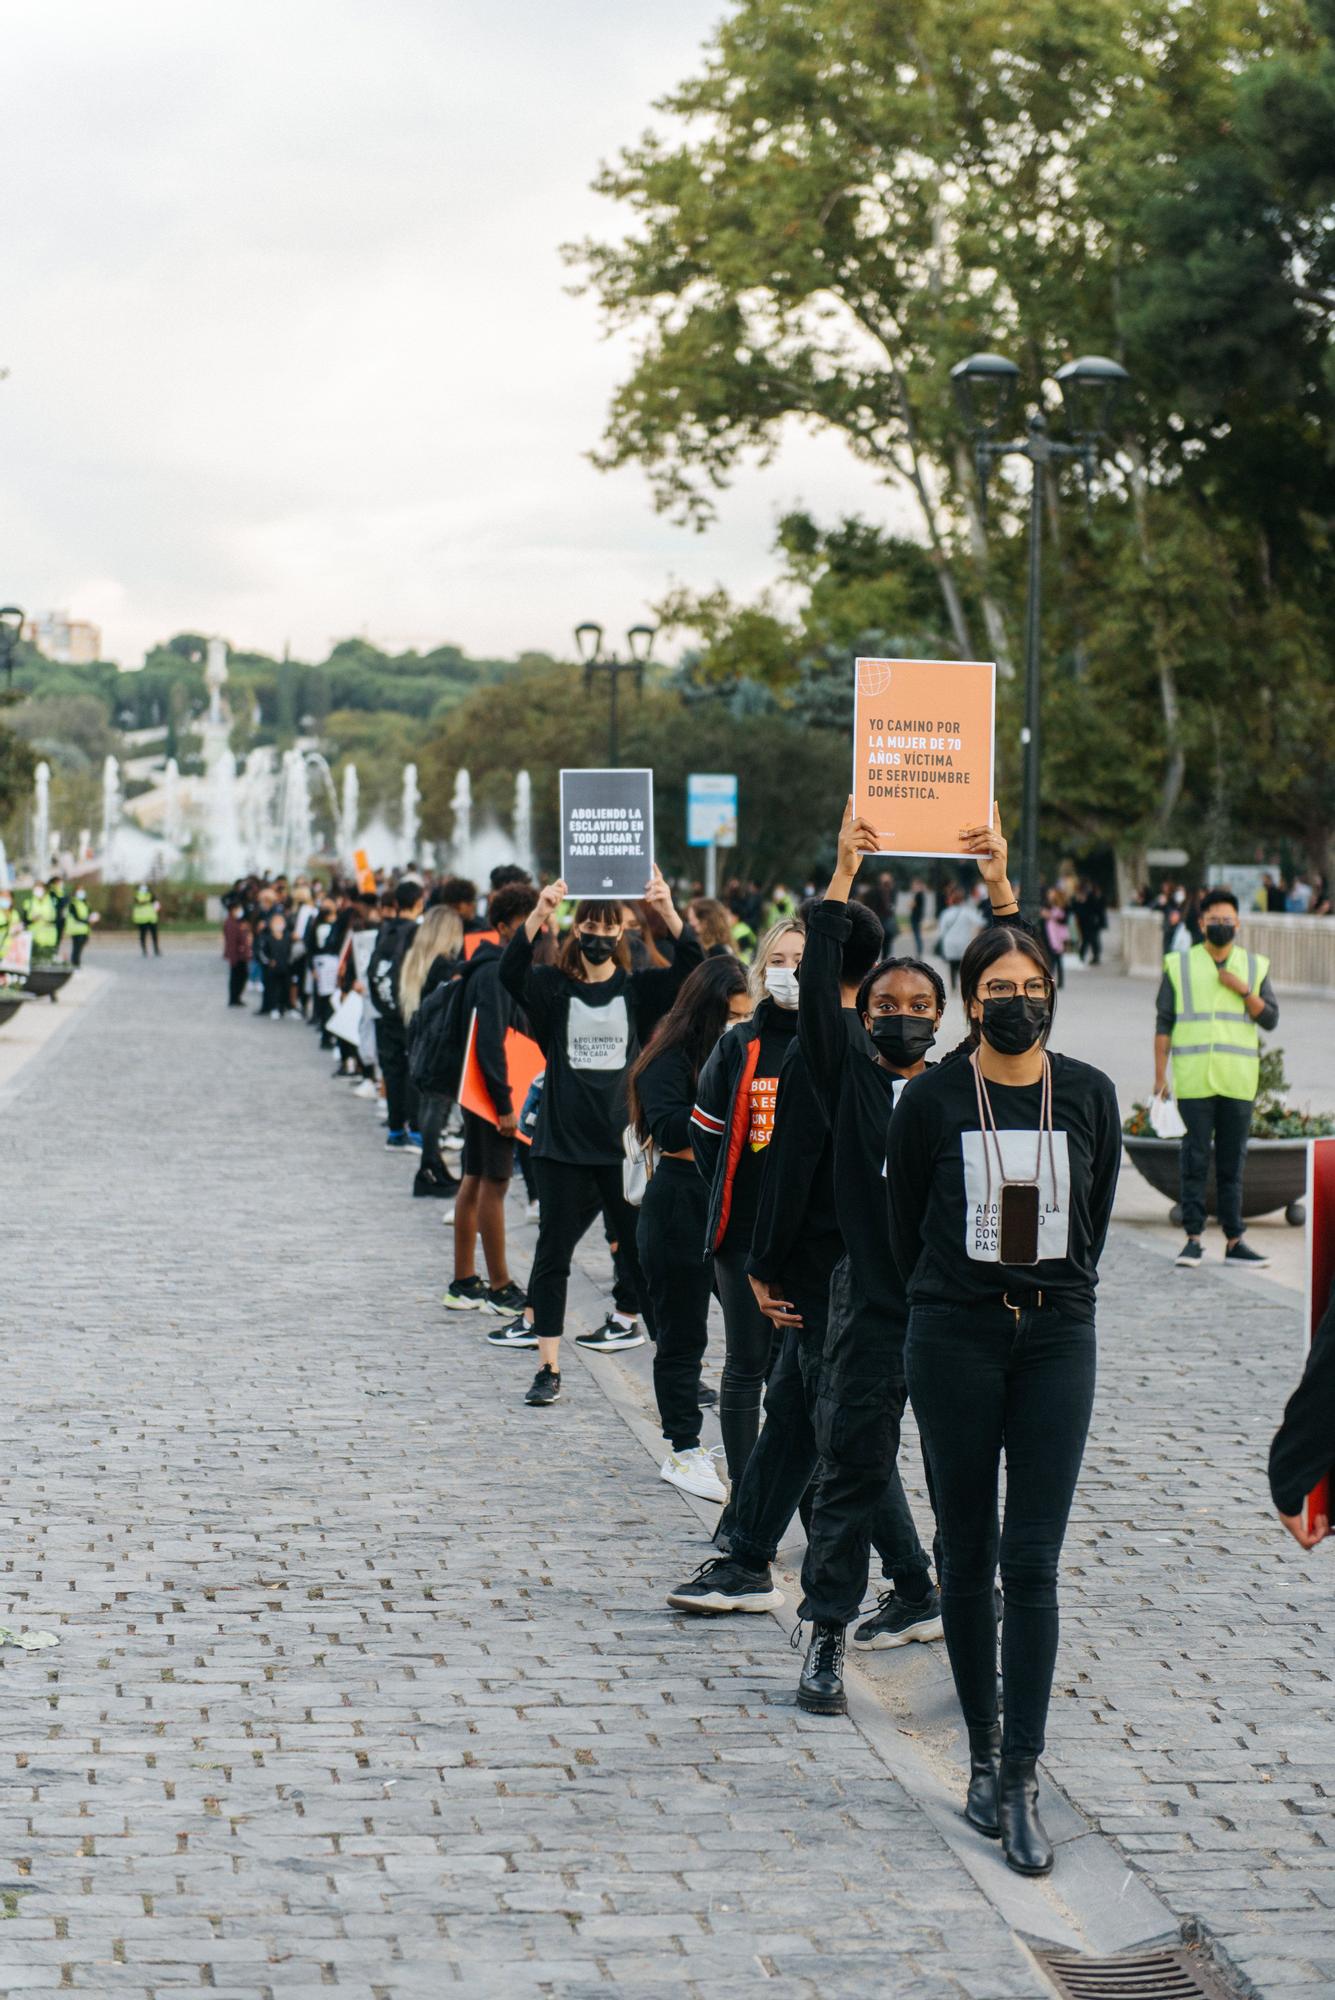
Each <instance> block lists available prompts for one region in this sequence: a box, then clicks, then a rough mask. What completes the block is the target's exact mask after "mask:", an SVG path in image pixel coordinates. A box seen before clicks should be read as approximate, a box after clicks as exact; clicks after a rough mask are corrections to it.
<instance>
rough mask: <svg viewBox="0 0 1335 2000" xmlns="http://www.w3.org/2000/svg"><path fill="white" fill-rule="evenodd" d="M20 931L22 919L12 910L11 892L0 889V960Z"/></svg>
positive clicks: (12, 899) (12, 898)
mask: <svg viewBox="0 0 1335 2000" xmlns="http://www.w3.org/2000/svg"><path fill="white" fill-rule="evenodd" d="M22 929H23V919H22V917H21V916H20V915H19V913H18V911H17V910H16V909H15V908H14V897H13V894H12V892H11V891H10V890H8V889H5V888H2V887H0V958H4V957H5V956H6V955H7V954H8V951H9V946H10V941H11V939H13V938H16V937H17V936H18V935H19V932H20V931H21V930H22Z"/></svg>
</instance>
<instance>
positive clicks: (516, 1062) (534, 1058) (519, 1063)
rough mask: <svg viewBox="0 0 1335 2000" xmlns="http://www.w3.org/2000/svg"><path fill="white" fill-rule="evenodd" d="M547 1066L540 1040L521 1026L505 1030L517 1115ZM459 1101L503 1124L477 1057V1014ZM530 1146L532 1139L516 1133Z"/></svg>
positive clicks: (470, 1027)
mask: <svg viewBox="0 0 1335 2000" xmlns="http://www.w3.org/2000/svg"><path fill="white" fill-rule="evenodd" d="M546 1067H547V1058H546V1056H545V1055H544V1054H543V1053H542V1050H541V1049H540V1048H539V1047H538V1045H537V1043H536V1042H535V1041H533V1040H531V1038H530V1037H529V1036H528V1035H521V1034H520V1032H519V1030H518V1028H507V1029H506V1031H505V1073H506V1075H507V1076H508V1077H509V1079H510V1095H511V1097H512V1098H513V1099H514V1107H515V1114H516V1116H517V1115H518V1114H519V1112H520V1111H522V1110H523V1108H524V1099H525V1098H526V1097H527V1096H528V1093H529V1090H530V1088H531V1086H532V1083H533V1079H534V1077H536V1076H540V1075H541V1074H542V1072H543V1070H544V1069H546ZM459 1102H460V1104H462V1106H463V1108H464V1110H465V1111H471V1112H473V1113H474V1115H475V1116H476V1117H478V1118H485V1119H486V1121H487V1123H488V1125H499V1124H500V1122H501V1121H500V1114H499V1113H498V1111H497V1109H496V1107H495V1105H494V1104H493V1103H492V1101H491V1098H490V1096H489V1095H488V1092H487V1086H486V1084H485V1083H484V1082H483V1080H482V1065H481V1063H479V1061H478V1059H477V1015H476V1014H474V1015H473V1017H472V1019H471V1020H470V1021H469V1023H468V1042H467V1045H466V1047H465V1049H464V1065H463V1075H462V1077H461V1078H460V1082H459ZM515 1137H516V1138H517V1139H522V1140H523V1142H524V1144H525V1145H526V1146H528V1145H531V1144H532V1140H530V1139H529V1138H527V1137H526V1135H525V1134H524V1133H523V1132H517V1133H516V1134H515Z"/></svg>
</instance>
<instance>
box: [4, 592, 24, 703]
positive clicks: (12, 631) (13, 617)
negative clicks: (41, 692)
mask: <svg viewBox="0 0 1335 2000" xmlns="http://www.w3.org/2000/svg"><path fill="white" fill-rule="evenodd" d="M22 631H23V613H22V612H21V611H20V610H19V608H18V605H17V604H0V667H3V668H4V672H5V686H6V687H7V688H12V687H13V685H14V648H15V647H16V646H17V645H18V642H19V635H20V633H21V632H22Z"/></svg>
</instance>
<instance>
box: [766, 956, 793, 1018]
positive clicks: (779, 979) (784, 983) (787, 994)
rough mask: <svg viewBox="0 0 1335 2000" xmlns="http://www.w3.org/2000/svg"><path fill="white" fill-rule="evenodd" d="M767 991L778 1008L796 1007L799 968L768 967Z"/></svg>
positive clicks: (790, 966)
mask: <svg viewBox="0 0 1335 2000" xmlns="http://www.w3.org/2000/svg"><path fill="white" fill-rule="evenodd" d="M765 991H766V992H767V993H768V994H769V997H770V999H771V1000H772V1001H773V1002H774V1004H775V1006H776V1007H789V1008H792V1007H796V1005H797V967H796V966H795V965H767V966H766V967H765Z"/></svg>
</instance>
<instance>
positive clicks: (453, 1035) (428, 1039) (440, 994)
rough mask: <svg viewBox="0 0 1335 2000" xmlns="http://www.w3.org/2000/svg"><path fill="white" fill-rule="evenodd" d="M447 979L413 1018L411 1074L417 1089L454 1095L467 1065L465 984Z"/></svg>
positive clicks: (432, 990) (436, 1093)
mask: <svg viewBox="0 0 1335 2000" xmlns="http://www.w3.org/2000/svg"><path fill="white" fill-rule="evenodd" d="M466 983H467V982H466V981H464V980H462V979H447V980H445V981H444V982H443V983H442V984H441V985H439V986H434V987H433V988H432V989H431V991H430V993H428V994H427V996H426V999H425V1000H424V1001H423V1002H422V1004H421V1006H420V1007H419V1008H418V1010H417V1012H416V1013H415V1014H414V1015H413V1019H412V1031H411V1032H412V1040H411V1046H410V1048H409V1050H408V1074H409V1076H410V1077H411V1078H412V1080H413V1082H414V1084H415V1085H416V1086H417V1088H418V1090H423V1091H427V1092H429V1093H430V1094H431V1095H432V1096H433V1097H449V1098H454V1097H457V1096H458V1095H459V1082H460V1077H461V1073H462V1071H463V1066H464V1011H465V1010H464V998H463V993H464V986H465V984H466Z"/></svg>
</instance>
